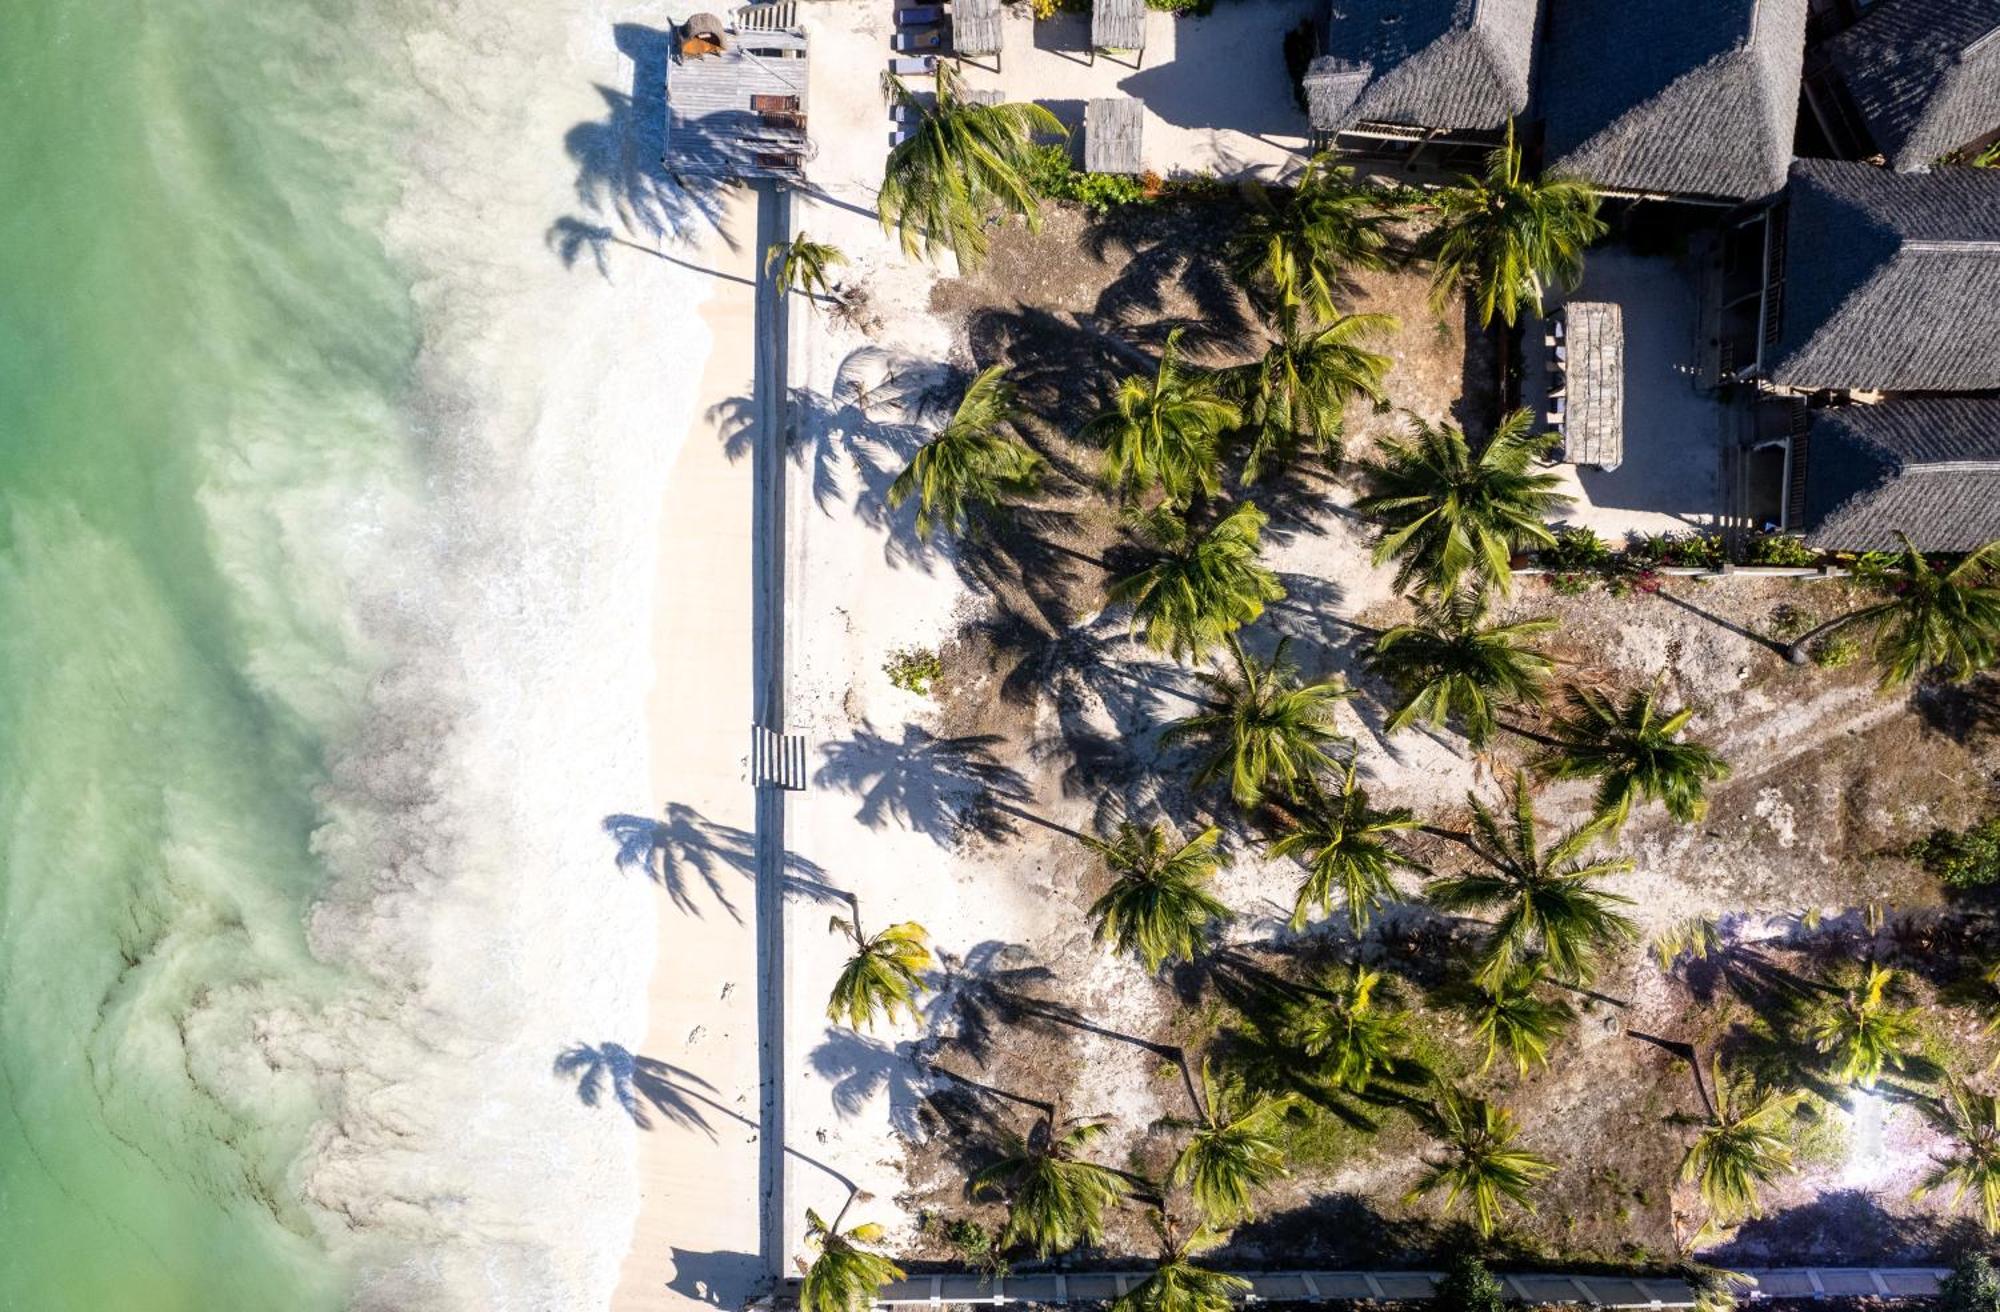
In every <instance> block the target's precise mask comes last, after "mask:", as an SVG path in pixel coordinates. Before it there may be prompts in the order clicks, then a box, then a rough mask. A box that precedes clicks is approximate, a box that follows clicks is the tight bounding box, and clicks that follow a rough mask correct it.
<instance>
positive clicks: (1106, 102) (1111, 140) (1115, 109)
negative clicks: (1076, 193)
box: [1083, 96, 1144, 173]
mask: <svg viewBox="0 0 2000 1312" xmlns="http://www.w3.org/2000/svg"><path fill="white" fill-rule="evenodd" d="M1143 110H1144V107H1143V106H1141V105H1140V103H1139V102H1138V101H1137V100H1136V99H1134V98H1133V97H1131V96H1109V97H1106V98H1104V99H1101V100H1093V101H1091V102H1090V103H1089V104H1087V105H1085V106H1084V108H1083V167H1084V169H1085V171H1087V172H1090V173H1137V172H1139V169H1140V165H1139V130H1140V124H1141V122H1142V121H1143Z"/></svg>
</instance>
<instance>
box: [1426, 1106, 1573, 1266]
mask: <svg viewBox="0 0 2000 1312" xmlns="http://www.w3.org/2000/svg"><path fill="white" fill-rule="evenodd" d="M1425 1120H1426V1122H1427V1127H1426V1128H1428V1129H1429V1130H1430V1132H1431V1134H1432V1135H1433V1136H1434V1137H1435V1138H1436V1139H1437V1140H1438V1141H1439V1144H1440V1146H1441V1147H1442V1148H1443V1150H1444V1151H1443V1152H1442V1153H1441V1154H1440V1155H1439V1156H1436V1157H1432V1158H1428V1159H1426V1161H1425V1163H1424V1173H1423V1174H1422V1175H1421V1176H1419V1177H1418V1179H1417V1183H1416V1184H1415V1185H1414V1186H1413V1187H1412V1188H1411V1189H1410V1193H1409V1197H1410V1199H1411V1201H1414V1200H1416V1199H1418V1198H1421V1197H1424V1196H1425V1195H1428V1194H1432V1193H1436V1192H1437V1191H1439V1190H1443V1191H1444V1210H1445V1212H1446V1213H1447V1214H1449V1213H1450V1212H1452V1211H1453V1210H1454V1209H1455V1208H1456V1207H1457V1206H1458V1204H1459V1202H1460V1201H1461V1200H1465V1201H1467V1202H1470V1203H1471V1205H1472V1217H1473V1223H1474V1224H1475V1225H1477V1226H1478V1227H1479V1233H1480V1234H1481V1235H1491V1234H1492V1233H1493V1231H1494V1229H1495V1227H1497V1226H1498V1225H1499V1224H1500V1217H1501V1213H1502V1209H1503V1208H1504V1207H1505V1206H1506V1205H1507V1204H1509V1203H1512V1204H1513V1205H1515V1206H1517V1207H1520V1208H1523V1209H1525V1210H1527V1211H1530V1212H1532V1211H1533V1210H1534V1207H1533V1205H1532V1204H1531V1203H1530V1201H1529V1195H1530V1194H1531V1193H1532V1192H1533V1190H1534V1187H1535V1186H1536V1185H1537V1184H1539V1183H1541V1182H1542V1181H1543V1180H1544V1179H1546V1178H1548V1176H1549V1175H1550V1174H1552V1173H1553V1172H1554V1171H1555V1169H1556V1168H1555V1163H1553V1162H1551V1161H1550V1160H1549V1159H1548V1158H1546V1157H1544V1156H1542V1155H1541V1154H1540V1153H1533V1152H1529V1151H1527V1150H1526V1149H1522V1148H1516V1147H1514V1146H1513V1145H1514V1139H1515V1137H1516V1136H1517V1135H1518V1134H1519V1130H1518V1129H1517V1128H1516V1127H1515V1125H1514V1118H1513V1116H1512V1115H1511V1114H1510V1113H1509V1112H1508V1111H1507V1109H1506V1108H1504V1107H1496V1106H1494V1105H1493V1104H1492V1103H1489V1102H1487V1101H1485V1100H1484V1099H1482V1098H1474V1097H1471V1096H1470V1095H1468V1094H1465V1093H1462V1092H1460V1091H1459V1090H1458V1089H1457V1088H1456V1087H1455V1086H1453V1085H1449V1084H1447V1085H1441V1086H1440V1087H1439V1089H1438V1095H1437V1099H1436V1101H1435V1102H1434V1103H1433V1104H1432V1105H1431V1108H1430V1111H1429V1114H1428V1115H1427V1116H1426V1117H1425Z"/></svg>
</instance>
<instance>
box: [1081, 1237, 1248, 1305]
mask: <svg viewBox="0 0 2000 1312" xmlns="http://www.w3.org/2000/svg"><path fill="white" fill-rule="evenodd" d="M1153 1231H1154V1233H1155V1234H1157V1235H1158V1236H1159V1237H1160V1257H1159V1263H1158V1265H1156V1266H1155V1267H1154V1268H1153V1272H1152V1274H1151V1275H1149V1276H1147V1277H1146V1278H1145V1279H1144V1280H1142V1281H1140V1282H1139V1283H1138V1284H1136V1285H1134V1286H1132V1288H1131V1289H1130V1290H1128V1291H1127V1292H1126V1293H1124V1294H1123V1295H1121V1296H1120V1297H1119V1298H1118V1300H1117V1301H1116V1302H1114V1303H1112V1305H1111V1309H1112V1312H1232V1310H1233V1308H1234V1306H1235V1301H1236V1299H1238V1298H1239V1297H1241V1296H1242V1295H1244V1294H1246V1293H1248V1292H1250V1282H1249V1281H1248V1280H1245V1279H1244V1278H1243V1277H1242V1276H1232V1275H1228V1274H1226V1273H1224V1272H1221V1271H1211V1270H1209V1269H1208V1268H1207V1267H1205V1266H1201V1265H1199V1264H1198V1263H1196V1262H1195V1260H1194V1259H1195V1258H1196V1257H1197V1256H1199V1255H1200V1254H1201V1253H1203V1252H1205V1251H1207V1250H1208V1249H1211V1248H1213V1247H1215V1246H1216V1245H1217V1244H1219V1243H1221V1242H1222V1236H1221V1235H1220V1234H1218V1233H1217V1232H1216V1231H1214V1230H1212V1229H1210V1228H1209V1227H1208V1226H1206V1225H1198V1226H1194V1227H1192V1228H1186V1227H1182V1226H1178V1225H1176V1224H1174V1223H1173V1222H1171V1221H1169V1220H1168V1219H1167V1218H1166V1217H1164V1216H1162V1215H1160V1214H1159V1213H1157V1212H1155V1213H1154V1214H1153Z"/></svg>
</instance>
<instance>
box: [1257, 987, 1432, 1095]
mask: <svg viewBox="0 0 2000 1312" xmlns="http://www.w3.org/2000/svg"><path fill="white" fill-rule="evenodd" d="M1381 985H1382V974H1381V972H1380V971H1375V970H1369V969H1367V968H1366V967H1353V968H1351V969H1340V970H1337V971H1335V972H1333V974H1332V975H1331V977H1329V978H1328V979H1327V980H1326V981H1325V982H1324V983H1323V984H1322V985H1321V986H1320V987H1317V988H1314V989H1312V990H1311V991H1310V992H1309V994H1308V996H1307V997H1306V998H1305V999H1303V1000H1302V1001H1301V1002H1300V1003H1299V1004H1298V1006H1297V1007H1296V1008H1295V1009H1294V1011H1293V1013H1292V1016H1291V1018H1290V1024H1289V1025H1288V1026H1287V1035H1286V1037H1287V1039H1288V1040H1289V1041H1290V1042H1291V1043H1292V1044H1294V1045H1295V1046H1296V1047H1297V1048H1298V1050H1299V1051H1300V1052H1303V1053H1304V1054H1305V1055H1306V1056H1308V1057H1310V1058H1312V1059H1313V1061H1314V1062H1315V1063H1317V1064H1318V1069H1319V1071H1320V1072H1321V1073H1322V1074H1323V1076H1324V1077H1325V1079H1326V1080H1327V1081H1328V1082H1329V1083H1331V1084H1333V1085H1335V1086H1336V1087H1339V1088H1342V1089H1346V1090H1348V1091H1349V1092H1351V1093H1366V1092H1367V1091H1368V1083H1369V1081H1370V1080H1372V1079H1373V1078H1374V1077H1375V1075H1376V1073H1377V1072H1393V1071H1394V1070H1395V1068H1396V1063H1397V1061H1398V1060H1399V1059H1401V1057H1402V1055H1403V1052H1404V1050H1405V1048H1406V1047H1407V1046H1408V1044H1409V1023H1408V1020H1407V1018H1406V1017H1405V1016H1404V1015H1403V1013H1402V1012H1400V1011H1394V1010H1391V1009H1390V1008H1388V1007H1386V1006H1384V1005H1382V1002H1381V1000H1380V999H1378V998H1377V997H1376V990H1377V989H1378V988H1380V987H1381Z"/></svg>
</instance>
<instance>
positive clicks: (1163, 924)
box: [1083, 820, 1230, 971]
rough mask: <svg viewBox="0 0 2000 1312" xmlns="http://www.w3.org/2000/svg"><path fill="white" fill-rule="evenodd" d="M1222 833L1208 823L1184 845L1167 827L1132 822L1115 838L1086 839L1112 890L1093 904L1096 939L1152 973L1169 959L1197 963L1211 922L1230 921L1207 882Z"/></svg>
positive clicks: (1157, 824) (1126, 824) (1211, 877)
mask: <svg viewBox="0 0 2000 1312" xmlns="http://www.w3.org/2000/svg"><path fill="white" fill-rule="evenodd" d="M1221 837H1222V831H1221V830H1220V829H1217V828H1215V827H1214V826H1210V827H1209V828H1207V829H1204V830H1202V831H1201V832H1200V833H1198V834H1196V835H1195V836H1194V837H1193V838H1191V839H1189V840H1188V841H1187V842H1185V843H1182V842H1180V840H1179V836H1178V835H1176V834H1175V833H1174V832H1173V831H1172V830H1171V829H1170V828H1168V827H1167V826H1166V825H1164V824H1160V823H1155V824H1153V825H1150V826H1148V827H1147V828H1145V829H1141V828H1140V827H1139V826H1138V825H1136V824H1134V823H1132V822H1131V821H1130V820H1127V821H1125V822H1124V823H1123V824H1121V825H1119V826H1118V835H1117V837H1115V838H1113V839H1112V840H1111V841H1110V842H1106V841H1104V840H1103V839H1100V838H1086V839H1084V840H1083V842H1084V845H1085V846H1086V847H1088V848H1089V849H1090V850H1091V851H1093V852H1095V853H1097V855H1098V856H1100V857H1102V858H1103V859H1104V864H1105V867H1106V868H1107V869H1109V870H1110V872H1111V875H1112V880H1111V887H1110V888H1109V889H1106V890H1105V892H1104V895H1103V896H1102V897H1100V898H1098V899H1097V901H1095V902H1093V903H1091V906H1090V917H1091V919H1092V920H1095V921H1096V922H1097V941H1098V942H1099V943H1109V944H1111V945H1112V947H1113V948H1115V949H1116V950H1117V951H1120V952H1132V953H1136V954H1137V955H1138V957H1139V959H1140V960H1141V961H1144V962H1145V963H1146V969H1147V970H1148V971H1157V970H1158V969H1159V968H1160V965H1161V963H1162V962H1165V961H1168V960H1176V961H1192V960H1194V958H1195V954H1197V953H1198V952H1200V951H1201V949H1202V944H1203V941H1204V940H1205V939H1206V937H1207V933H1208V928H1209V926H1210V925H1217V926H1219V925H1223V924H1226V923H1227V922H1228V920H1229V918H1230V913H1229V908H1228V907H1226V906H1224V905H1223V904H1222V903H1221V902H1220V901H1219V900H1218V899H1217V898H1216V897H1215V895H1214V894H1212V893H1210V892H1209V891H1208V890H1207V889H1206V888H1205V887H1203V885H1205V884H1207V883H1208V881H1209V880H1210V879H1213V878H1214V877H1215V870H1216V866H1217V865H1218V864H1220V863H1219V861H1218V860H1217V858H1216V856H1215V845H1216V843H1217V842H1218V841H1219V840H1220V839H1221Z"/></svg>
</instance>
